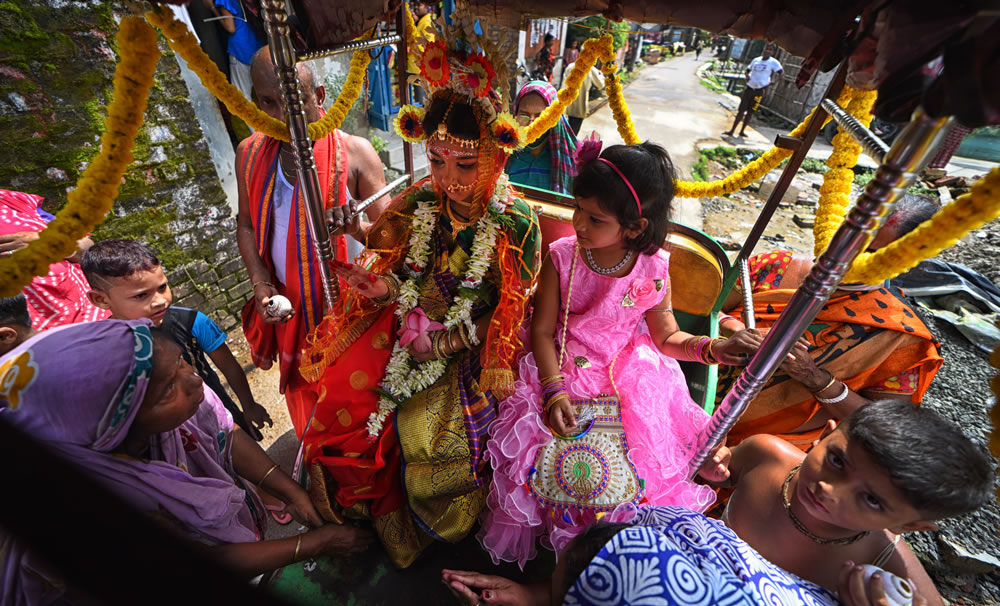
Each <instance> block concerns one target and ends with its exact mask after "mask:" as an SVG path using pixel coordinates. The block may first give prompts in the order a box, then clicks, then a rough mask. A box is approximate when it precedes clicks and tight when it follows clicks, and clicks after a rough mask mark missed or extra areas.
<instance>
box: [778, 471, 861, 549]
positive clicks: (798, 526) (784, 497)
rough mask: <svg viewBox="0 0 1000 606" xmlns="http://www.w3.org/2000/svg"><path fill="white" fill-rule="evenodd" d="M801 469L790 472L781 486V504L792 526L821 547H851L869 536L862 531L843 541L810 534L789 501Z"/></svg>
mask: <svg viewBox="0 0 1000 606" xmlns="http://www.w3.org/2000/svg"><path fill="white" fill-rule="evenodd" d="M800 467H802V465H796V466H795V467H793V468H792V470H791V471H789V472H788V477H786V478H785V483H784V484H782V485H781V502H782V504H783V505H784V506H785V511H787V512H788V519H789V520H791V521H792V525H793V526H795V529H796V530H798V531H799V532H801V533H802V534H804V535H806V536H807V537H809V540H811V541H812V542H814V543H819V544H820V545H850V544H852V543H857V542H858V541H860V540H861V539H863V538H865V537H866V536H868V531H867V530H862V531H861V532H859V533H858V534H856V535H854V536H850V537H844V538H843V539H824V538H823V537H818V536H816V535H814V534H813V533H812V532H810V531H809V529H808V528H806V527H805V524H803V523H802V522H801V521H799V519H798V518H797V517H795V514H794V513H792V502H791V501H790V500H789V499H788V486H789V484H791V482H792V478H794V477H795V473H796V472H798V470H799V468H800Z"/></svg>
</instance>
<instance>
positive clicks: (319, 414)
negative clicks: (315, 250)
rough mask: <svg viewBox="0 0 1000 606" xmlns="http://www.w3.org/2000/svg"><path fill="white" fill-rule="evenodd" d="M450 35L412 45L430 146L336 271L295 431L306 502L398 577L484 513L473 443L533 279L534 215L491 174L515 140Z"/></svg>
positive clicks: (408, 113)
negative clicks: (420, 172) (309, 408)
mask: <svg viewBox="0 0 1000 606" xmlns="http://www.w3.org/2000/svg"><path fill="white" fill-rule="evenodd" d="M455 34H456V35H458V36H460V37H462V38H463V41H464V42H463V46H462V50H458V49H456V48H454V47H449V46H448V45H447V44H446V43H444V42H436V43H433V44H428V45H427V46H426V47H425V51H424V54H423V57H422V58H421V65H422V73H423V74H424V76H425V78H426V81H425V84H427V85H428V86H427V87H428V88H429V89H430V90H429V95H428V98H429V102H428V104H427V110H426V112H424V111H423V110H422V109H421V108H416V107H413V106H405V107H403V108H402V109H401V110H400V115H399V119H398V122H399V124H398V125H397V129H398V130H399V131H400V134H401V135H403V136H404V137H405V138H408V139H410V140H415V141H416V140H426V141H427V154H428V161H429V164H430V169H431V176H430V178H429V179H425V180H424V181H421V182H419V183H417V184H415V185H413V186H412V187H410V188H409V189H407V190H406V191H404V192H403V193H402V194H400V195H399V196H398V197H397V198H396V199H395V200H394V201H393V203H392V204H391V205H390V207H389V208H388V209H387V210H386V211H385V212H384V213H383V214H382V216H381V218H380V219H379V220H378V222H377V223H376V224H375V225H374V226H373V227H372V228H371V229H370V230H369V232H368V237H367V242H366V253H365V254H364V255H363V256H362V257H361V258H359V259H358V263H357V264H349V263H340V264H337V265H336V267H335V269H336V270H337V272H338V274H339V275H340V276H341V277H342V278H343V279H344V281H345V282H346V283H347V284H348V285H349V287H350V288H349V290H348V291H347V292H346V293H345V295H344V296H343V297H341V302H340V305H339V306H338V308H337V309H336V310H335V312H334V313H333V314H332V315H330V316H328V317H327V318H326V319H325V320H324V322H323V324H322V325H320V327H319V328H318V330H317V331H316V332H315V333H314V334H313V335H311V338H310V340H309V342H308V344H307V347H306V349H305V352H304V355H303V361H302V372H303V374H304V376H306V378H307V379H309V380H311V381H315V382H317V384H316V390H317V394H318V398H319V404H318V406H317V410H316V413H315V417H314V419H313V421H312V423H311V425H310V426H309V427H308V428H307V431H306V434H305V460H306V463H307V465H308V466H309V470H310V474H311V482H312V489H311V492H312V496H313V501H314V503H315V504H316V506H317V509H318V510H319V511H320V513H321V515H323V516H324V517H325V518H327V519H328V520H340V519H342V517H343V516H346V517H354V518H363V519H370V520H372V522H373V526H374V528H375V531H376V533H377V534H378V536H379V538H380V539H381V541H382V543H383V545H384V547H385V548H386V550H387V552H388V553H389V556H390V558H391V559H392V561H393V563H394V564H396V565H397V566H399V567H401V568H402V567H406V566H409V565H410V564H411V563H412V562H413V561H414V560H415V559H416V557H417V556H418V555H419V554H420V552H421V551H422V550H423V549H424V548H425V547H426V546H427V545H429V544H430V543H431V542H432V541H434V540H439V541H448V542H457V541H459V540H461V539H462V538H463V537H465V535H466V534H467V533H468V532H469V531H470V530H471V528H472V526H473V524H474V523H475V521H476V519H477V517H478V515H479V513H480V511H481V510H482V508H483V506H484V502H485V494H486V493H485V488H486V481H487V479H486V478H485V477H484V471H485V469H484V461H483V457H482V453H483V446H484V444H485V441H486V439H487V437H488V428H489V424H490V422H491V421H492V420H493V419H494V418H495V416H496V403H497V400H498V399H501V398H503V397H505V396H506V395H507V394H508V393H509V391H510V390H511V388H512V387H513V382H514V374H513V370H512V368H513V364H512V363H513V361H514V356H515V354H516V353H517V352H518V351H519V350H520V342H519V340H518V337H517V332H518V329H519V328H520V326H521V323H522V321H523V318H524V313H525V310H526V307H527V301H528V295H529V293H530V291H531V288H532V286H533V283H534V279H535V276H536V274H537V270H538V246H539V238H540V234H539V229H538V220H537V217H536V216H535V214H534V212H533V211H532V210H531V208H530V207H528V205H527V204H525V202H524V201H523V200H520V199H519V198H518V197H517V193H516V192H515V191H514V190H513V189H511V188H510V187H509V186H508V184H507V180H506V176H505V175H504V174H503V166H504V165H505V163H506V160H507V157H508V155H509V152H510V151H513V149H516V147H517V146H518V140H519V139H520V141H521V142H522V143H523V131H521V130H519V129H518V127H517V125H516V122H514V120H513V117H512V116H510V115H509V114H507V113H506V112H503V111H502V105H501V100H500V99H499V97H497V96H496V95H495V93H493V92H492V91H493V90H494V87H493V84H494V80H498V79H499V76H497V75H496V73H495V72H494V68H493V66H492V65H491V64H490V63H489V61H490V60H489V58H488V57H487V56H486V54H485V53H484V52H478V53H474V52H472V51H470V50H469V49H476V48H479V47H478V45H477V42H476V40H475V38H474V36H468V35H466V34H465V32H462V31H460V30H457V31H455ZM445 39H448V38H447V37H446V38H445ZM452 40H454V38H452ZM484 66H486V67H488V69H486V67H484Z"/></svg>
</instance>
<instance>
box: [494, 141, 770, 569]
mask: <svg viewBox="0 0 1000 606" xmlns="http://www.w3.org/2000/svg"><path fill="white" fill-rule="evenodd" d="M595 147H596V148H597V149H596V150H595V149H594V148H595ZM599 150H600V148H599V142H596V144H595V142H589V143H586V144H585V145H584V147H583V149H582V151H581V152H580V153H579V154H578V158H579V165H578V166H579V174H578V176H577V177H576V179H575V181H574V184H573V194H574V196H575V197H576V205H577V206H576V211H575V212H574V214H573V228H574V230H575V231H576V236H575V237H568V238H563V239H561V240H557V241H556V242H554V243H553V244H552V245H551V246H550V248H549V254H548V257H547V258H546V259H545V261H544V262H543V264H542V270H541V276H540V280H539V285H538V291H537V293H536V294H535V300H534V311H533V315H532V321H531V352H530V353H528V354H527V355H526V356H525V357H524V358H523V359H522V361H521V366H520V374H519V377H520V379H519V381H518V382H517V384H516V388H515V393H514V395H512V396H511V397H509V398H507V399H506V400H504V401H503V402H501V404H500V413H499V417H498V419H497V420H496V421H495V422H494V424H493V426H492V427H491V436H492V439H491V441H490V442H489V444H488V446H487V456H488V457H489V459H490V461H491V463H492V466H493V482H492V485H491V486H490V490H489V494H488V497H487V507H488V509H487V511H486V512H485V513H484V517H483V520H482V523H483V524H482V530H481V531H480V533H479V535H478V537H479V540H480V542H481V543H482V545H483V547H484V548H485V549H486V550H487V551H489V552H490V554H491V556H492V557H493V560H494V562H497V563H499V561H500V560H503V561H508V562H518V563H519V564H520V565H521V566H522V567H523V566H524V563H525V562H526V561H528V560H530V559H532V558H533V557H534V556H535V554H536V550H535V544H536V539H538V538H539V537H540V538H541V541H542V545H543V546H545V547H547V548H549V549H554V550H555V551H556V552H559V551H561V550H562V548H563V547H565V545H566V544H567V543H568V542H569V541H570V540H571V539H572V538H573V537H574V536H576V534H577V533H579V532H580V531H581V530H583V529H584V528H585V527H586V526H587V525H589V524H590V523H592V522H593V521H594V519H595V518H596V514H595V513H593V512H592V511H588V510H587V509H583V510H582V511H574V512H573V515H566V514H565V512H564V511H554V510H550V508H548V507H545V506H543V505H542V503H541V502H540V501H539V500H538V499H537V498H536V497H535V496H534V495H533V494H532V493H531V492H530V491H529V490H528V488H527V487H528V483H529V480H530V476H531V474H532V473H535V472H536V471H537V470H535V469H534V468H533V466H534V464H535V457H536V455H537V454H538V451H539V448H540V447H542V446H544V445H545V444H547V443H548V442H549V441H550V440H552V439H553V434H554V433H558V434H560V435H562V436H572V435H574V434H577V433H579V432H580V431H581V429H583V427H578V423H577V419H576V418H575V416H574V412H573V408H572V406H571V405H570V398H596V397H597V396H599V395H603V394H608V395H618V397H619V398H620V401H621V413H622V415H621V416H622V425H623V427H624V433H625V436H626V440H627V443H628V446H629V450H630V457H631V460H632V463H633V464H634V465H635V468H636V472H637V476H638V477H639V478H642V480H643V483H644V492H645V501H644V502H642V504H649V505H679V506H682V507H686V508H688V509H692V510H694V511H698V512H701V511H704V510H705V509H706V508H707V507H708V506H709V505H711V504H712V502H713V501H714V499H715V496H714V493H713V491H712V489H710V488H709V487H707V486H702V485H698V484H695V483H694V482H692V481H691V480H690V479H689V477H690V472H689V467H690V465H691V460H692V458H693V457H694V454H695V451H696V449H697V438H698V436H699V435H701V434H702V433H703V432H704V429H705V426H706V424H707V422H708V418H709V417H708V415H707V414H706V413H705V412H704V411H703V410H702V409H701V407H699V406H698V405H697V404H696V403H695V402H694V401H693V400H692V399H691V396H690V394H689V393H688V389H687V385H686V383H685V380H684V375H683V373H682V372H681V369H680V366H679V365H678V363H677V361H676V359H680V360H694V361H699V362H703V363H719V362H722V363H739V362H740V361H741V358H740V354H741V353H750V352H749V351H747V349H746V346H744V345H742V344H740V343H738V342H736V341H730V340H725V339H714V340H712V339H709V338H708V337H701V336H694V335H691V334H688V333H686V332H683V331H681V330H679V328H678V326H677V321H676V320H675V319H674V316H673V313H672V311H671V304H670V275H669V273H668V266H669V263H668V260H669V253H667V252H666V251H664V250H663V249H662V248H661V247H662V245H663V243H664V241H665V239H666V233H667V227H668V215H669V211H670V202H671V200H672V198H673V193H674V185H673V181H674V170H673V165H672V164H671V162H670V158H669V156H668V155H667V152H666V150H664V149H663V148H662V147H660V146H659V145H656V144H652V143H648V142H647V143H643V144H641V145H615V146H611V147H609V148H608V149H606V150H604V152H603V153H602V154H600V157H597V152H599ZM588 155H589V156H590V158H587V156H588ZM571 282H572V283H571ZM568 292H569V293H570V295H569V298H570V301H569V309H568V315H565V314H567V310H566V298H567V293H568ZM564 317H565V318H567V321H566V331H565V333H564V331H563V318H564ZM643 320H645V322H643ZM563 340H565V345H563V343H562V342H563ZM563 349H564V352H565V353H564V355H563V356H560V351H561V350H563ZM560 357H562V358H563V360H562V365H561V367H560V361H559V360H560ZM579 425H582V423H580V424H579ZM706 465H710V466H715V467H716V468H720V460H719V457H718V456H715V457H713V458H712V459H710V460H709V461H708V463H707V464H706ZM704 470H705V468H704V467H703V468H702V471H704ZM619 510H620V511H618V510H616V511H614V512H612V513H611V514H609V515H608V516H607V517H605V518H604V519H605V520H608V521H611V520H613V519H615V517H616V516H617V515H619V514H620V515H625V516H626V517H628V516H632V515H634V509H631V508H628V507H620V508H619ZM625 510H628V511H627V512H626V511H625Z"/></svg>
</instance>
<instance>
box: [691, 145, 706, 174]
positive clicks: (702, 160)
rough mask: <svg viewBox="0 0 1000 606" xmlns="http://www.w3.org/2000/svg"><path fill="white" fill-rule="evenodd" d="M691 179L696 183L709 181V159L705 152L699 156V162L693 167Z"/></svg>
mask: <svg viewBox="0 0 1000 606" xmlns="http://www.w3.org/2000/svg"><path fill="white" fill-rule="evenodd" d="M691 178H692V179H694V180H695V181H708V157H707V156H705V152H704V151H702V152H701V153H700V154H698V160H697V161H696V162H695V163H694V165H693V166H692V167H691Z"/></svg>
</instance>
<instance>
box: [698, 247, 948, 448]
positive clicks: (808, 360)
mask: <svg viewBox="0 0 1000 606" xmlns="http://www.w3.org/2000/svg"><path fill="white" fill-rule="evenodd" d="M883 229H886V228H883ZM811 268H812V260H811V259H810V258H809V257H805V256H802V255H795V254H793V253H792V252H791V251H787V250H778V251H772V252H768V253H762V254H759V255H756V256H754V257H752V258H751V259H750V276H751V286H752V288H753V299H754V301H753V303H754V312H753V313H754V316H755V318H756V321H757V327H758V329H760V330H761V331H762V332H766V331H767V329H768V328H769V327H770V326H771V325H773V324H774V322H775V320H777V318H778V316H779V315H780V314H781V312H782V311H783V310H784V309H785V305H786V304H787V302H788V300H789V299H790V298H791V296H792V294H794V292H795V289H796V288H797V287H798V286H799V284H801V282H802V281H803V280H804V279H805V277H806V275H808V273H809V270H810V269H811ZM737 297H738V295H737ZM737 297H733V299H734V300H735V299H736V298H737ZM727 310H728V308H727ZM728 311H729V312H730V313H732V314H733V315H734V316H737V317H739V315H740V314H741V313H742V311H743V309H742V305H739V306H737V307H735V308H733V309H731V310H728ZM720 328H721V330H722V332H723V333H724V334H730V333H732V332H735V331H738V330H741V329H742V328H743V324H742V323H741V322H740V321H738V320H736V319H735V318H731V317H724V318H722V319H721V320H720ZM803 339H804V342H803V343H800V344H799V345H797V346H796V347H795V349H793V351H792V354H793V355H794V356H795V358H796V360H794V361H792V360H790V361H786V362H785V364H784V365H783V366H782V368H781V369H779V370H778V372H776V373H775V374H774V376H773V377H771V380H770V381H769V382H768V383H767V384H766V385H765V386H764V389H763V390H762V391H761V393H760V394H759V395H758V396H757V397H756V398H755V399H754V400H753V402H751V403H750V406H749V407H748V408H747V410H746V412H745V413H744V414H743V416H742V417H741V418H740V421H739V422H738V423H737V424H736V426H735V427H734V428H733V430H732V431H731V432H730V433H729V439H728V443H729V445H735V444H738V443H739V442H741V441H743V440H744V439H746V438H748V437H750V436H752V435H754V434H759V433H766V434H773V435H777V436H779V437H781V438H783V439H785V440H787V441H789V442H791V443H792V444H795V445H796V446H798V447H799V448H801V449H802V450H807V449H808V448H809V447H810V445H811V444H812V442H813V440H815V439H817V438H818V437H819V435H820V433H821V431H822V430H823V427H824V426H825V424H826V422H827V421H828V420H829V419H831V418H833V419H840V418H843V417H845V416H847V415H848V414H850V412H851V411H853V410H854V409H855V408H857V407H859V406H861V405H862V404H864V403H865V402H867V401H868V400H871V399H885V398H899V399H905V400H908V401H910V402H912V403H914V404H919V403H920V401H921V399H922V398H923V395H924V392H926V391H927V388H928V387H929V386H930V382H931V379H933V378H934V375H935V374H936V373H937V371H938V369H939V368H940V367H941V363H942V361H943V360H942V358H941V356H940V355H939V354H938V343H937V340H936V339H935V338H934V337H933V335H931V333H930V331H928V330H927V327H926V326H924V323H923V322H921V320H920V318H918V317H917V315H916V314H915V313H914V312H913V310H911V309H910V308H909V306H908V305H906V303H904V302H903V301H902V299H900V298H899V296H898V294H896V293H893V292H892V291H891V290H890V289H889V288H887V287H885V286H875V287H857V288H854V287H852V286H849V285H841V287H840V289H838V290H836V291H835V292H834V293H833V295H831V297H830V300H829V301H828V302H827V304H826V305H825V306H824V307H823V309H822V310H820V312H819V314H818V315H817V316H816V319H815V321H813V323H812V324H811V325H810V326H809V328H808V329H807V330H806V333H805V335H803ZM740 372H741V369H740V367H738V366H727V367H720V369H719V388H718V393H719V399H720V400H721V398H722V397H724V396H725V394H726V393H727V392H728V391H729V389H730V388H731V387H732V383H733V382H734V381H735V380H736V377H737V376H738V375H739V373H740Z"/></svg>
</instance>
